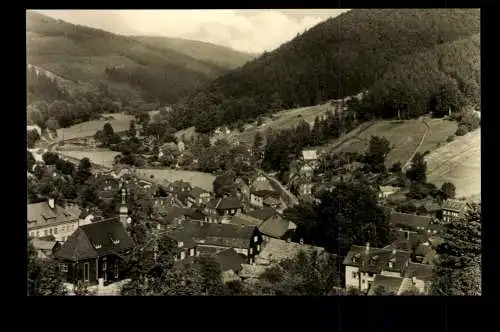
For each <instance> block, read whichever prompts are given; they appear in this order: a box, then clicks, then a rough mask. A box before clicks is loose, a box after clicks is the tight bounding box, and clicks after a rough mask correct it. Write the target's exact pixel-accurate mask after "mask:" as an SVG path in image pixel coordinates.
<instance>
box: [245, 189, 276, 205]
mask: <svg viewBox="0 0 500 332" xmlns="http://www.w3.org/2000/svg"><path fill="white" fill-rule="evenodd" d="M250 204H251V205H253V206H254V207H258V208H263V207H264V206H270V207H273V208H278V207H279V206H280V205H281V201H280V194H279V193H278V192H276V191H274V190H252V192H251V194H250Z"/></svg>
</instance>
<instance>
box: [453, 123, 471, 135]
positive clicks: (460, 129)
mask: <svg viewBox="0 0 500 332" xmlns="http://www.w3.org/2000/svg"><path fill="white" fill-rule="evenodd" d="M468 132H469V129H467V126H465V125H460V126H458V129H457V131H456V132H455V135H457V136H464V135H465V134H467V133H468Z"/></svg>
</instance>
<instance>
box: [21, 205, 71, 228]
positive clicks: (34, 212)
mask: <svg viewBox="0 0 500 332" xmlns="http://www.w3.org/2000/svg"><path fill="white" fill-rule="evenodd" d="M74 220H78V216H77V215H74V214H72V213H71V212H70V211H68V210H66V209H64V208H63V207H61V206H59V205H57V204H56V205H54V208H51V207H50V206H49V204H48V202H40V203H33V204H28V228H30V227H37V226H45V225H55V224H60V223H65V222H70V221H74Z"/></svg>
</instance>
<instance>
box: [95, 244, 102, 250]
mask: <svg viewBox="0 0 500 332" xmlns="http://www.w3.org/2000/svg"><path fill="white" fill-rule="evenodd" d="M94 248H96V249H101V248H102V244H94Z"/></svg>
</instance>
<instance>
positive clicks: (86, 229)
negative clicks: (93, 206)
mask: <svg viewBox="0 0 500 332" xmlns="http://www.w3.org/2000/svg"><path fill="white" fill-rule="evenodd" d="M133 246H134V243H133V241H132V239H131V238H130V237H129V235H128V234H127V231H126V230H125V228H124V227H123V225H122V224H121V223H120V222H119V221H118V220H117V218H112V219H107V220H103V221H99V222H94V223H91V224H87V225H83V226H80V227H78V229H77V230H76V231H75V232H74V233H73V234H72V235H71V236H70V237H69V238H68V239H67V240H66V242H65V243H64V244H63V245H62V246H61V248H60V249H59V250H58V251H57V252H56V254H55V256H56V257H57V258H61V259H66V260H71V261H76V260H83V259H91V258H97V257H102V256H106V255H109V254H118V253H119V252H120V251H123V250H128V249H132V248H133Z"/></svg>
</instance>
